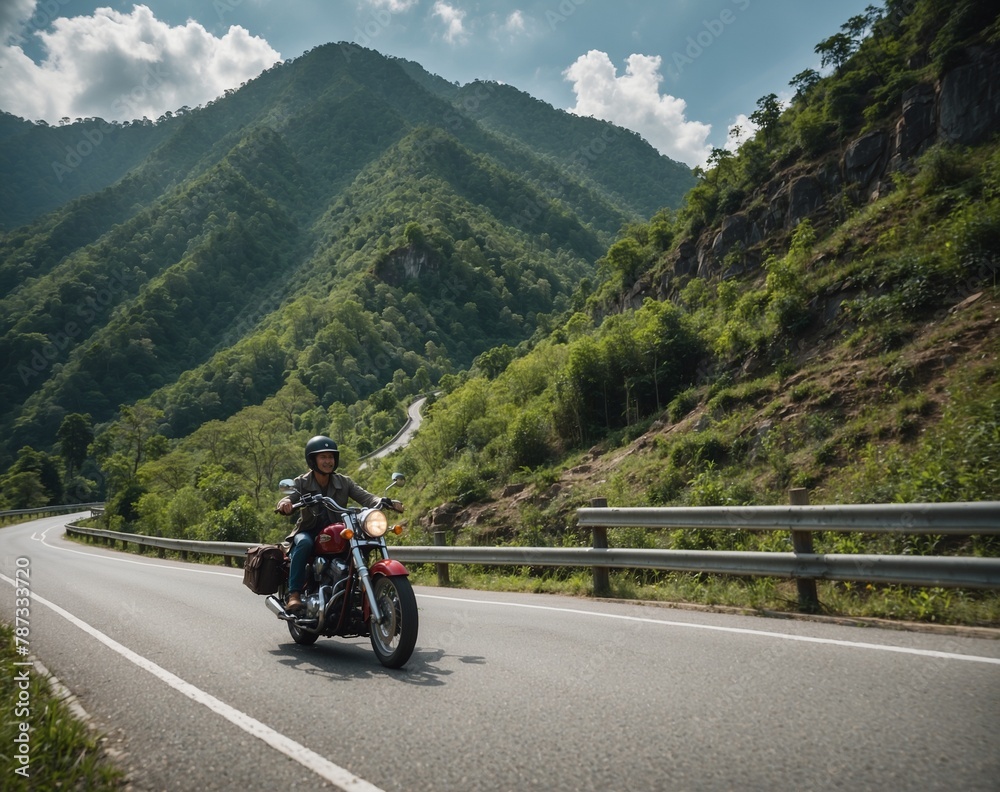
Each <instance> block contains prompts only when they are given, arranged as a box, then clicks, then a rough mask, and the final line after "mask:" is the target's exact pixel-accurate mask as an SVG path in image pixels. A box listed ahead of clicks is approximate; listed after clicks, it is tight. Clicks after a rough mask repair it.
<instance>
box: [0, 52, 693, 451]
mask: <svg viewBox="0 0 1000 792" xmlns="http://www.w3.org/2000/svg"><path fill="white" fill-rule="evenodd" d="M447 85H450V84H448V83H446V82H445V81H442V80H440V79H439V78H436V77H433V76H432V75H429V74H428V73H427V72H425V71H424V70H422V69H421V68H420V67H419V66H417V65H416V64H412V63H408V62H404V61H400V60H396V59H391V58H386V57H384V56H382V55H380V54H378V53H376V52H373V51H371V50H366V49H363V48H360V47H357V46H355V45H352V44H337V45H327V46H324V47H318V48H316V49H315V50H313V51H311V52H309V53H307V54H306V55H304V56H303V57H301V58H299V59H297V60H295V61H293V62H288V63H282V64H278V65H276V66H275V67H273V68H271V69H269V70H268V71H267V72H265V73H264V74H262V75H260V76H259V77H258V78H257V79H255V80H253V81H251V82H249V83H247V84H245V85H244V86H243V87H241V88H240V89H239V90H237V91H231V92H227V95H226V96H225V97H222V98H220V99H219V100H217V101H214V102H211V103H209V104H208V105H207V106H205V107H200V108H196V109H190V108H182V109H181V110H178V111H177V112H176V113H171V114H166V115H165V116H164V117H162V118H160V119H158V120H157V121H155V122H151V121H142V122H133V123H131V124H122V125H119V124H107V123H105V122H103V121H102V120H100V119H80V120H77V121H75V122H72V123H66V124H64V125H62V126H58V127H50V126H47V125H44V124H33V123H29V122H25V121H22V120H20V119H15V118H13V117H11V116H9V115H4V116H2V117H0V141H2V143H0V151H2V157H0V183H2V184H3V193H2V196H0V228H6V229H7V231H6V232H5V233H4V234H3V236H2V237H0V295H2V297H0V317H2V318H0V360H2V361H3V365H4V368H3V372H2V376H0V416H2V418H0V427H2V430H3V435H4V437H5V438H6V443H5V445H4V453H5V454H6V458H7V460H8V462H10V461H11V460H12V459H13V455H14V454H15V453H16V452H18V450H19V449H21V448H22V447H25V446H31V447H32V448H35V449H47V450H52V449H54V448H55V443H56V436H57V432H58V430H59V427H60V425H61V423H62V422H63V420H64V419H65V417H66V415H67V414H77V413H79V414H88V415H89V416H90V418H91V420H92V421H93V422H95V423H98V424H100V423H102V422H105V421H108V420H110V419H112V418H113V417H114V416H115V415H116V414H117V413H118V410H119V407H120V406H121V405H129V404H133V403H136V402H138V401H140V400H148V402H149V404H151V405H153V406H154V407H155V408H156V409H159V410H161V411H162V412H163V418H162V425H161V426H160V427H159V431H160V432H161V433H162V435H163V436H165V437H167V438H180V437H183V436H185V435H187V434H188V433H190V432H192V431H193V430H195V429H197V428H198V427H199V426H201V425H202V424H204V423H205V422H207V421H212V420H225V419H227V418H229V417H230V416H232V415H234V414H235V413H237V412H239V411H240V410H242V409H244V408H246V407H248V406H250V405H259V404H261V403H262V402H263V401H265V400H266V399H267V398H269V397H273V396H274V395H275V394H276V393H278V392H279V391H280V390H281V389H282V388H283V387H284V386H286V385H287V384H288V383H289V382H290V381H291V380H294V381H295V382H296V383H302V384H304V385H305V387H306V388H307V389H308V391H309V393H310V394H311V397H312V399H313V400H314V401H315V404H316V405H317V407H318V408H319V409H324V410H325V409H328V408H330V407H331V406H332V405H334V404H338V405H348V406H349V405H353V404H355V403H356V402H358V401H359V400H365V399H368V398H369V397H371V396H372V394H375V393H376V392H378V391H380V390H382V389H383V388H385V387H386V385H387V384H391V383H394V382H395V390H394V391H393V393H394V395H395V398H396V399H401V398H404V397H405V395H406V394H407V393H408V392H410V391H415V390H417V389H419V388H418V387H417V385H416V384H415V383H416V382H417V381H418V380H419V382H420V385H421V386H430V385H432V384H433V383H436V382H437V381H438V380H439V378H440V377H441V376H442V375H444V374H447V373H449V372H452V371H457V370H460V369H463V368H465V367H467V366H469V365H470V364H471V362H472V360H473V358H474V357H475V356H476V355H478V354H480V353H481V352H483V351H485V350H487V349H490V348H491V347H494V346H497V345H502V344H513V345H516V344H517V343H519V342H521V341H522V340H524V339H525V338H527V337H530V336H531V334H532V333H534V332H535V330H536V328H537V327H538V326H539V323H540V322H544V321H545V319H544V318H545V317H546V316H548V315H549V314H551V313H552V312H553V311H556V310H560V309H561V308H564V307H565V306H567V305H568V304H569V299H570V297H571V295H572V293H573V291H574V289H575V288H576V287H577V285H578V284H579V283H580V282H581V280H585V279H586V278H588V277H592V276H593V274H594V262H595V261H596V259H597V258H599V257H600V255H601V254H602V252H603V250H604V249H605V248H606V247H607V245H608V244H609V243H610V241H611V240H612V239H613V238H614V234H615V233H616V232H617V231H618V230H619V229H620V228H621V227H622V226H623V225H625V224H627V223H630V222H634V221H636V220H640V219H642V217H643V216H644V213H645V212H646V210H647V208H648V207H650V206H662V205H673V206H676V205H678V204H679V197H680V196H681V195H682V194H683V192H684V191H686V189H687V188H688V187H690V186H692V185H693V184H694V177H693V175H692V174H691V172H690V171H689V170H688V169H687V168H686V167H684V166H682V165H679V164H678V163H675V162H672V161H670V160H668V159H666V158H665V157H662V156H661V155H659V154H658V153H657V152H655V150H653V149H652V148H651V147H650V146H648V144H645V143H644V142H642V141H641V140H639V139H637V138H636V137H635V136H634V135H632V134H630V133H626V132H623V131H622V130H618V129H616V128H614V127H613V126H611V125H609V124H602V123H599V122H594V121H593V120H591V119H581V118H576V117H574V116H571V115H569V114H567V113H564V112H561V111H557V110H555V109H553V108H551V107H549V106H545V105H542V106H538V105H539V103H535V102H533V100H527V98H526V97H523V95H521V94H519V93H518V92H517V91H515V90H514V89H510V88H505V89H504V90H503V92H502V99H501V98H500V97H498V99H497V105H498V108H499V107H500V105H501V103H502V107H503V114H504V115H505V116H506V120H505V123H504V124H503V126H502V127H501V126H499V125H497V124H495V123H489V122H488V120H487V119H485V118H480V117H479V114H477V113H475V112H470V111H469V110H467V109H466V104H467V102H466V101H465V98H464V96H465V94H463V89H460V88H458V87H457V86H452V88H453V89H454V90H445V89H444V88H443V86H447ZM476 89H477V88H473V89H472V90H476ZM485 104H486V103H484V105H485ZM540 124H541V125H546V126H547V127H548V128H549V129H551V130H553V131H557V132H558V133H559V134H561V135H564V136H567V139H572V140H574V141H576V140H580V141H586V140H589V139H591V138H594V137H596V138H597V139H600V140H601V141H602V146H601V155H600V162H601V166H600V168H591V169H588V170H585V171H581V169H580V168H579V167H577V166H576V164H575V162H574V161H573V159H572V158H567V157H565V156H559V155H558V152H553V151H552V150H550V148H549V146H548V144H547V143H546V140H545V138H544V136H542V137H539V125H540ZM569 136H571V137H569ZM638 173H641V174H642V178H641V179H640V180H637V188H636V189H635V190H631V189H630V188H629V181H630V178H631V177H630V176H629V174H638ZM418 373H419V377H418ZM320 423H321V424H323V423H324V421H323V420H320ZM324 430H325V429H324ZM386 431H388V434H389V435H391V434H392V431H394V430H388V429H387V430H386ZM382 434H384V432H379V431H375V430H373V432H372V434H371V437H370V438H359V439H361V440H363V442H364V443H368V442H369V441H370V442H376V441H378V440H379V439H380V438H381V436H382Z"/></svg>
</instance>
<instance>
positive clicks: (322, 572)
mask: <svg viewBox="0 0 1000 792" xmlns="http://www.w3.org/2000/svg"><path fill="white" fill-rule="evenodd" d="M346 574H347V562H346V561H344V560H342V559H340V558H331V559H327V558H326V557H324V556H320V557H319V558H317V559H316V560H315V561H313V579H314V580H316V581H318V582H319V583H320V584H327V585H333V584H334V583H336V582H337V581H338V580H340V579H341V578H343V577H344V575H346Z"/></svg>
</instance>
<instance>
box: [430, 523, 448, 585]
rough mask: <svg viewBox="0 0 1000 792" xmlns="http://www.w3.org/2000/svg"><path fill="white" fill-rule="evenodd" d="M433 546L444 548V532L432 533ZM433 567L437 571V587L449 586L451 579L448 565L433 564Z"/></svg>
mask: <svg viewBox="0 0 1000 792" xmlns="http://www.w3.org/2000/svg"><path fill="white" fill-rule="evenodd" d="M434 546H435V547H444V546H445V536H444V531H435V532H434ZM434 566H435V568H436V569H437V576H438V585H439V586H450V585H451V578H450V575H449V574H448V565H447V564H435V565H434Z"/></svg>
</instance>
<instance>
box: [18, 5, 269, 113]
mask: <svg viewBox="0 0 1000 792" xmlns="http://www.w3.org/2000/svg"><path fill="white" fill-rule="evenodd" d="M30 5H31V7H32V8H33V7H34V3H32V4H30ZM33 34H34V35H37V36H38V37H39V39H40V40H41V44H42V48H43V51H44V52H45V53H46V57H45V59H44V60H43V61H42V62H41V63H38V64H36V63H35V62H34V61H32V60H31V59H30V58H29V57H27V56H26V55H25V54H24V52H23V51H22V50H21V49H20V47H18V46H3V47H0V70H2V73H3V75H4V79H3V80H2V81H0V108H2V109H3V110H6V111H7V112H10V113H14V114H15V115H19V116H22V117H24V118H31V119H45V120H47V121H50V122H52V121H57V120H58V119H59V118H61V117H63V116H69V117H70V118H77V117H90V116H99V117H101V118H105V119H107V120H119V121H123V120H129V119H134V118H142V117H143V116H146V117H149V118H157V117H158V116H160V115H161V114H162V113H164V112H165V111H167V110H176V109H177V108H179V107H183V106H184V105H188V106H192V107H193V106H196V105H200V104H203V103H205V102H208V101H210V100H212V99H215V98H216V97H218V96H220V95H221V94H222V93H223V92H224V91H225V90H226V89H228V88H236V87H238V86H239V85H240V83H242V82H244V81H246V80H248V79H250V78H252V77H255V76H256V75H258V74H260V72H261V71H263V70H264V69H266V68H267V67H269V66H271V65H272V64H273V63H274V62H275V61H277V60H279V59H280V57H281V56H280V54H279V53H278V52H276V51H275V50H274V49H272V48H271V46H270V45H269V44H268V43H267V42H266V41H264V40H263V39H261V38H258V37H256V36H251V35H250V34H249V33H248V32H247V31H246V30H245V29H244V28H242V27H239V26H237V25H234V26H232V27H230V28H229V30H228V32H227V33H226V34H225V35H224V36H222V37H221V38H217V37H215V36H213V35H211V34H210V33H209V32H208V31H207V30H205V28H204V27H202V25H200V24H198V23H197V22H194V21H192V20H188V22H187V24H185V25H183V26H175V27H171V26H170V25H168V24H166V23H164V22H161V21H159V20H158V19H156V17H155V16H154V15H153V12H152V11H151V10H150V9H149V8H148V7H146V6H143V5H137V6H134V7H133V10H132V13H130V14H123V13H120V12H117V11H114V10H112V9H110V8H98V9H96V10H95V11H94V14H93V16H77V17H73V18H67V17H60V18H58V19H55V20H54V21H53V22H52V24H51V26H50V27H49V28H48V29H46V30H44V31H35V32H34V33H33Z"/></svg>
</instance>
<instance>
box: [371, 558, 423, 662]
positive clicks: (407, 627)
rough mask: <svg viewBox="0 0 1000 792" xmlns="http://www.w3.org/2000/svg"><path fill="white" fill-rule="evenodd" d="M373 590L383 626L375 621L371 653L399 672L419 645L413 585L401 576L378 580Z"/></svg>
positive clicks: (372, 631)
mask: <svg viewBox="0 0 1000 792" xmlns="http://www.w3.org/2000/svg"><path fill="white" fill-rule="evenodd" d="M374 589H375V602H376V603H378V609H379V610H380V611H381V612H382V623H381V624H376V623H375V621H374V620H372V623H371V637H372V649H374V650H375V655H376V657H378V661H379V662H380V663H381V664H382V665H384V666H385V667H386V668H399V667H400V666H402V665H403V664H405V663H406V661H407V660H409V659H410V655H411V654H413V647H414V646H416V644H417V598H416V596H415V595H414V593H413V586H411V585H410V581H409V580H408V579H407V578H405V577H402V576H393V577H385V576H379V577H378V578H376V580H375V585H374Z"/></svg>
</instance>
